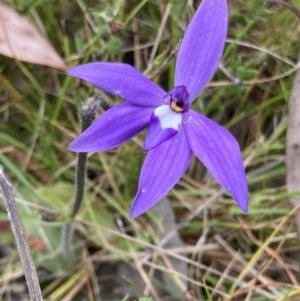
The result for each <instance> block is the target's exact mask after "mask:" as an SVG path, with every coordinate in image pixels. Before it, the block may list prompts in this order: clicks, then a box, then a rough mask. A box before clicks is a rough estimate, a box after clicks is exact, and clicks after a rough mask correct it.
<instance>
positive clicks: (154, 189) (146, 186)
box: [130, 130, 192, 218]
mask: <svg viewBox="0 0 300 301" xmlns="http://www.w3.org/2000/svg"><path fill="white" fill-rule="evenodd" d="M191 156H192V152H191V150H190V148H189V145H188V142H187V140H186V136H185V133H184V131H183V130H179V132H178V134H177V135H175V136H173V137H172V138H171V139H169V140H166V141H165V142H163V143H162V144H160V145H159V146H157V147H156V148H154V149H152V150H151V151H149V153H148V155H147V157H146V160H145V162H144V165H143V168H142V172H141V176H140V182H139V189H138V192H137V195H136V197H135V200H134V202H133V204H132V207H131V210H130V217H131V218H136V217H137V216H139V215H140V214H142V213H144V212H145V211H147V210H148V209H150V208H151V207H152V206H154V205H155V204H156V203H157V202H158V201H159V200H161V199H162V198H163V197H164V196H165V195H166V194H167V193H168V192H169V191H170V190H171V189H172V188H173V187H174V185H175V184H176V183H177V182H178V181H179V179H180V178H181V177H182V175H183V174H184V173H185V171H186V169H187V167H188V165H189V163H190V160H191Z"/></svg>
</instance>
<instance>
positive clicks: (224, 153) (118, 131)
mask: <svg viewBox="0 0 300 301" xmlns="http://www.w3.org/2000/svg"><path fill="white" fill-rule="evenodd" d="M227 23H228V8H227V2H226V0H203V1H202V3H201V5H200V7H199V9H198V10H197V12H196V14H195V16H194V17H193V19H192V21H191V23H190V25H189V27H188V29H187V31H186V33H185V35H184V38H183V40H182V44H181V46H180V50H179V53H178V57H177V62H176V70H175V79H174V86H175V87H174V88H173V89H172V90H171V91H170V92H168V93H166V92H165V91H163V90H162V89H161V88H160V87H158V86H157V85H156V84H155V83H153V82H152V81H150V80H149V79H148V78H146V77H145V76H143V75H142V74H141V73H140V72H138V71H137V70H136V69H135V68H133V67H131V66H130V65H127V64H121V63H105V62H104V63H90V64H86V65H81V66H77V67H75V68H71V69H69V70H68V73H69V74H71V75H73V76H75V77H78V78H81V79H83V80H85V81H87V82H89V83H91V84H93V85H94V86H96V87H97V88H99V89H101V90H104V91H106V92H108V93H110V94H112V95H116V96H120V97H122V98H123V99H124V100H125V101H124V102H123V103H121V104H119V105H117V106H115V107H113V108H112V109H110V110H108V111H106V112H105V113H103V114H102V116H101V117H99V119H98V120H96V121H95V122H94V123H93V125H92V126H91V127H90V128H88V129H87V130H86V131H85V132H84V133H82V134H81V135H80V136H79V137H78V138H77V139H75V140H74V141H73V142H72V143H71V144H70V145H69V149H70V150H71V151H75V152H93V151H105V150H109V149H112V148H115V147H118V146H119V145H121V144H123V143H124V142H126V141H128V140H129V139H131V138H133V137H134V136H136V135H137V134H138V133H139V132H141V131H142V130H144V129H146V128H148V134H147V137H146V140H145V144H144V150H145V151H148V155H147V157H146V160H145V162H144V165H143V168H142V171H141V176H140V181H139V188H138V192H137V195H136V197H135V200H134V202H133V205H132V207H131V211H130V217H131V218H135V217H137V216H139V215H140V214H142V213H144V212H145V211H147V210H148V209H149V208H151V207H152V206H153V205H155V204H156V203H157V202H158V201H159V200H161V199H162V198H163V197H164V196H165V195H166V194H167V193H168V192H169V191H170V190H171V189H172V188H173V187H174V185H175V184H176V183H177V182H178V181H179V179H180V178H181V177H182V175H183V174H184V173H185V171H186V170H187V168H188V166H189V163H190V161H191V157H192V154H195V155H196V156H197V157H198V158H199V160H201V161H202V162H203V164H204V165H205V166H206V168H207V169H208V170H209V171H210V172H211V174H212V175H213V176H214V177H215V179H216V180H217V181H218V182H219V183H220V184H221V186H222V187H223V188H224V189H226V190H227V191H229V192H230V193H231V195H232V196H233V198H234V199H235V200H236V201H237V203H238V205H239V206H240V208H241V209H242V210H243V211H245V212H246V211H247V210H248V188H247V180H246V175H245V171H244V167H243V161H242V157H241V153H240V148H239V145H238V143H237V141H236V139H235V138H234V137H233V136H232V135H231V134H230V133H229V132H228V131H227V130H226V129H224V128H223V127H221V126H219V125H218V124H216V123H215V122H213V121H212V120H210V119H208V118H207V117H205V116H203V115H201V114H199V113H197V112H195V111H193V110H192V109H190V104H191V103H192V102H193V101H194V100H195V98H196V97H197V96H198V95H199V94H200V92H201V91H202V90H203V89H204V87H205V85H206V84H207V83H208V82H209V81H210V80H211V78H212V76H213V75H214V73H215V71H216V69H217V67H218V64H219V62H220V59H221V56H222V53H223V49H224V44H225V39H226V33H227Z"/></svg>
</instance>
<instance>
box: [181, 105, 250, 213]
mask: <svg viewBox="0 0 300 301" xmlns="http://www.w3.org/2000/svg"><path fill="white" fill-rule="evenodd" d="M183 126H184V129H185V132H186V135H187V139H188V142H189V145H190V147H191V149H192V151H193V153H194V154H195V155H196V156H197V157H198V158H199V160H201V161H202V162H203V164H204V165H205V166H206V168H207V169H208V170H209V171H210V172H211V174H212V175H213V176H214V177H215V179H216V180H217V181H218V182H219V183H220V184H221V186H222V187H223V188H224V189H226V190H228V191H229V192H230V193H231V195H232V196H233V197H234V199H235V200H236V201H237V203H238V205H239V206H240V208H241V209H242V210H243V211H245V212H246V211H248V187H247V179H246V174H245V170H244V166H243V160H242V156H241V151H240V147H239V145H238V143H237V141H236V139H235V138H234V137H233V136H232V134H231V133H230V132H228V131H227V130H226V129H224V128H223V127H221V126H219V125H218V124H216V123H215V122H213V121H212V120H210V119H208V118H207V117H205V116H203V115H200V114H198V113H197V112H195V111H193V110H190V111H189V112H188V113H187V114H185V116H184V119H183Z"/></svg>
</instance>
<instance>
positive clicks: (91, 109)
mask: <svg viewBox="0 0 300 301" xmlns="http://www.w3.org/2000/svg"><path fill="white" fill-rule="evenodd" d="M111 107H112V106H111V104H110V103H109V102H107V101H106V100H105V99H103V98H102V97H101V96H98V95H96V96H94V97H92V98H89V99H88V100H87V101H85V102H84V103H83V104H82V106H81V110H80V122H81V132H84V131H85V130H86V129H88V128H89V127H90V126H91V125H92V123H93V121H94V120H95V117H96V112H97V111H98V110H99V108H102V109H103V110H104V111H107V110H108V109H110V108H111ZM87 158H88V153H78V156H77V165H76V178H75V201H74V204H73V207H72V211H71V222H69V223H66V224H64V225H63V227H62V233H61V246H62V250H63V252H64V253H65V254H66V255H71V254H72V251H71V246H72V241H73V233H74V229H73V220H74V219H75V217H76V215H77V213H78V212H79V210H80V207H81V205H82V201H83V197H84V188H85V179H86V167H87Z"/></svg>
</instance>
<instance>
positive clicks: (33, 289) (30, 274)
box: [0, 165, 43, 301]
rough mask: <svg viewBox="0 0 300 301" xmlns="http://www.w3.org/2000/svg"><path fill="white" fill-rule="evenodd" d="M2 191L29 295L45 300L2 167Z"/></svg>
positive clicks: (32, 298)
mask: <svg viewBox="0 0 300 301" xmlns="http://www.w3.org/2000/svg"><path fill="white" fill-rule="evenodd" d="M0 191H1V194H2V198H3V200H4V203H5V207H6V211H7V214H8V217H9V221H10V224H11V228H12V231H13V234H14V237H15V241H16V245H17V248H18V251H19V254H20V258H21V261H22V265H23V268H24V274H25V278H26V282H27V287H28V291H29V295H30V298H31V300H32V301H41V300H43V297H42V293H41V289H40V285H39V280H38V277H37V274H36V269H35V265H34V262H33V258H32V255H31V252H30V248H29V244H28V240H27V237H26V233H25V229H24V226H23V224H22V221H21V218H20V215H19V213H18V208H17V206H16V202H15V199H14V197H13V195H12V191H11V184H10V183H9V182H8V181H7V180H6V178H5V175H4V173H3V167H2V166H1V165H0Z"/></svg>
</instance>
